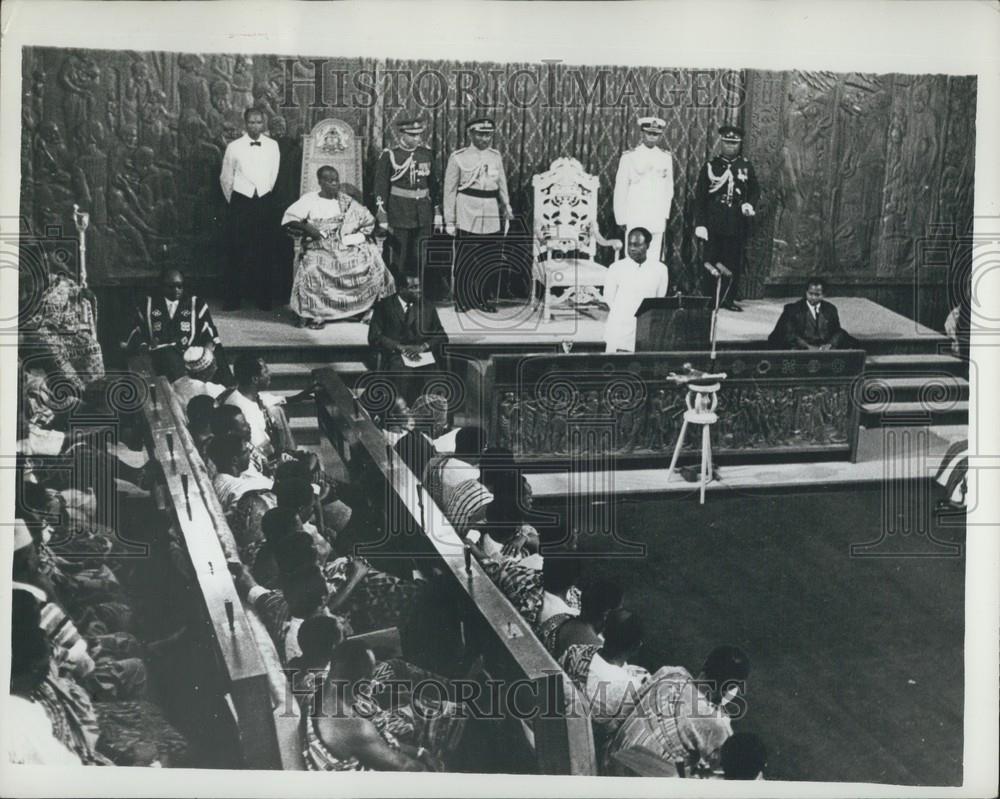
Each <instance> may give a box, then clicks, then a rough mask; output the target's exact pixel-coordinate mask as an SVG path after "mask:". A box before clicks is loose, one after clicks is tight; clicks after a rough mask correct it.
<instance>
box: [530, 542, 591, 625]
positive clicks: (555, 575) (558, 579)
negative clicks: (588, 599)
mask: <svg viewBox="0 0 1000 799" xmlns="http://www.w3.org/2000/svg"><path fill="white" fill-rule="evenodd" d="M580 573H581V567H580V559H579V558H577V557H574V556H573V555H570V554H563V555H550V556H547V557H545V559H544V562H543V563H542V604H541V606H540V607H539V609H538V619H537V620H536V621H535V624H536V625H539V624H544V623H545V622H547V621H548V620H549V619H550V618H552V617H553V616H555V615H557V614H567V615H570V616H578V615H580V591H579V589H578V588H577V587H576V583H577V581H578V580H579V579H580Z"/></svg>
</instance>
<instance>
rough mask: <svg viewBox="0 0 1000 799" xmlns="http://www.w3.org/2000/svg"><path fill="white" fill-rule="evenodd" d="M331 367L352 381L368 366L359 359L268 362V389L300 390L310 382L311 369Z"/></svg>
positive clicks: (275, 390)
mask: <svg viewBox="0 0 1000 799" xmlns="http://www.w3.org/2000/svg"><path fill="white" fill-rule="evenodd" d="M331 366H332V367H333V368H334V369H336V370H337V373H338V374H340V375H343V377H344V379H345V381H353V379H354V378H356V377H357V376H358V375H360V374H363V373H364V372H367V371H368V367H367V366H366V365H365V364H364V363H362V362H361V361H339V362H337V361H335V362H332V363H331V362H322V361H302V362H300V363H296V362H286V361H281V362H278V363H273V364H268V369H270V371H271V388H270V389H269V390H271V391H274V392H277V391H280V390H285V389H296V390H299V391H301V390H302V389H304V388H306V386H308V385H309V382H310V376H311V374H312V371H313V369H325V368H326V367H331Z"/></svg>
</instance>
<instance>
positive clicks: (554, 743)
mask: <svg viewBox="0 0 1000 799" xmlns="http://www.w3.org/2000/svg"><path fill="white" fill-rule="evenodd" d="M313 375H314V378H315V379H316V382H317V383H318V385H319V387H320V389H321V390H320V391H318V392H317V397H316V404H317V414H318V417H319V423H320V429H321V430H322V431H323V432H324V433H325V434H326V435H327V437H328V438H329V439H330V442H331V444H332V445H333V446H334V447H335V448H336V449H337V451H338V452H339V453H340V454H341V457H342V458H343V459H344V462H345V464H346V465H347V467H348V469H349V471H350V472H351V474H352V478H354V479H360V480H362V481H363V482H364V485H363V486H361V488H362V489H363V490H364V492H365V493H366V494H367V495H368V496H369V497H372V498H375V499H376V500H378V501H384V502H385V503H386V505H387V506H388V505H390V504H392V505H394V506H395V508H396V509H401V511H402V513H403V514H405V515H407V516H408V517H409V518H406V519H402V518H396V519H395V520H394V523H395V524H397V526H398V529H403V526H404V525H403V522H405V526H406V527H407V528H412V527H413V526H416V528H417V529H418V530H420V531H421V532H422V533H423V536H422V539H421V540H422V541H424V542H426V544H425V546H426V548H427V551H428V556H429V557H432V558H433V559H434V561H435V562H436V563H438V564H440V565H443V566H444V567H445V568H446V569H447V573H449V574H450V576H451V579H452V580H453V581H454V583H455V585H457V586H458V587H460V589H461V591H462V592H464V594H465V598H466V600H467V602H466V606H465V607H464V608H463V611H464V616H465V618H466V620H468V621H471V623H473V624H474V625H475V626H476V627H477V633H478V635H477V639H479V640H480V641H483V642H485V644H486V648H487V649H488V650H489V651H488V653H487V654H488V659H487V661H486V665H487V669H488V670H490V671H494V672H496V673H498V674H502V675H503V676H504V678H505V679H509V680H512V681H515V682H516V683H517V684H522V685H523V684H525V683H530V684H531V686H532V690H531V693H532V695H533V697H534V704H535V708H536V710H537V712H535V713H533V714H532V717H533V721H532V723H531V724H530V726H529V725H526V726H525V730H530V731H529V732H528V738H529V740H530V739H532V738H533V742H531V745H532V746H533V748H534V751H535V757H536V764H535V765H536V770H537V772H538V773H540V774H574V775H593V774H596V773H597V770H596V758H595V752H594V738H593V730H592V728H591V722H590V719H589V718H587V717H586V716H585V715H583V714H580V713H569V712H567V709H568V707H570V706H571V705H572V706H576V707H581V706H582V703H580V702H576V701H573V700H574V699H577V697H575V693H576V688H575V687H574V686H573V684H572V683H571V682H570V681H569V679H568V678H567V677H566V675H565V673H564V672H563V671H562V670H561V669H560V668H559V666H558V664H557V663H556V662H555V660H553V658H552V656H551V655H550V654H549V653H548V651H547V650H546V649H545V647H544V646H542V644H541V642H540V641H539V640H538V638H537V637H536V636H535V634H534V632H533V631H532V630H531V628H530V627H529V626H528V624H527V623H526V622H525V621H524V619H523V618H522V617H521V615H520V614H519V613H518V611H517V610H516V609H515V608H514V606H513V605H511V603H510V601H509V600H508V599H507V597H506V596H504V594H503V593H502V592H501V591H500V590H499V589H498V588H497V587H496V586H495V585H494V584H493V582H492V581H491V580H490V578H489V577H488V576H487V574H486V572H485V571H483V569H482V568H481V567H480V565H479V564H478V563H477V562H476V560H475V559H474V558H473V559H471V560H470V561H468V562H467V561H466V557H465V547H464V545H463V543H462V541H461V539H460V538H459V536H458V534H457V533H456V532H455V530H454V529H453V528H452V526H451V523H450V522H449V521H448V519H447V518H446V517H445V515H444V513H443V512H442V511H441V509H440V508H439V507H438V506H437V504H436V503H435V502H434V501H433V500H432V499H431V497H430V495H429V494H428V493H427V492H426V491H425V490H424V489H423V487H422V486H421V485H420V484H419V481H418V480H417V478H416V476H414V475H413V473H412V472H411V471H410V470H409V469H408V468H407V466H406V465H405V464H404V463H403V461H402V460H401V459H400V458H399V457H398V455H397V454H396V453H395V452H394V451H393V450H392V449H391V448H389V447H388V446H387V445H386V439H385V437H384V435H383V434H382V432H381V431H380V430H379V429H378V428H377V427H376V426H375V425H374V424H373V423H372V421H371V419H369V418H368V416H367V414H366V413H365V411H364V409H363V408H362V407H360V404H359V403H357V402H355V400H354V396H353V395H352V394H351V392H350V391H349V389H348V388H347V386H346V385H345V384H344V383H343V381H342V380H341V379H340V378H339V377H338V375H337V373H336V372H335V371H334V370H333V369H330V368H327V369H317V370H316V371H315V372H314V373H313ZM421 505H422V507H421ZM386 512H388V507H386ZM391 526H392V525H389V524H387V525H386V527H391ZM393 532H394V531H393V530H391V529H390V530H387V531H386V533H387V534H388V535H392V534H393ZM396 532H398V530H397V531H396ZM410 547H412V544H407V546H406V547H405V548H407V549H409V548H410Z"/></svg>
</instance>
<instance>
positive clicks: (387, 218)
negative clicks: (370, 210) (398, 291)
mask: <svg viewBox="0 0 1000 799" xmlns="http://www.w3.org/2000/svg"><path fill="white" fill-rule="evenodd" d="M397 129H398V131H399V146H398V147H387V148H386V149H385V150H383V151H382V155H381V156H380V157H379V159H378V164H377V165H376V167H375V205H376V209H375V216H376V218H377V219H378V222H379V224H380V225H383V226H387V227H388V229H389V232H390V233H391V234H392V236H393V238H394V239H395V247H394V249H395V256H394V258H393V259H392V261H393V271H394V272H395V276H396V279H397V280H399V279H400V278H401V277H402V276H404V275H419V273H420V270H421V267H422V266H423V264H422V263H421V262H420V258H421V253H422V252H423V245H424V242H425V241H426V240H427V239H429V237H430V235H431V232H432V228H433V225H434V202H435V200H436V198H437V191H438V182H437V176H436V175H435V174H434V162H433V156H432V154H431V151H430V150H429V149H428V148H427V147H425V146H423V144H422V143H421V136H422V135H423V132H424V124H423V122H421V121H420V120H418V119H408V120H405V121H403V122H400V123H399V124H398V126H397ZM438 215H440V209H439V210H438Z"/></svg>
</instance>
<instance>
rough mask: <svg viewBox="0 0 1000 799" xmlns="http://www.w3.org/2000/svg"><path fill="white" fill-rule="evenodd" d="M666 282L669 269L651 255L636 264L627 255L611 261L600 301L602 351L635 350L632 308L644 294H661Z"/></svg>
mask: <svg viewBox="0 0 1000 799" xmlns="http://www.w3.org/2000/svg"><path fill="white" fill-rule="evenodd" d="M669 285H670V270H668V269H667V267H666V265H665V264H663V263H660V262H659V261H654V260H653V259H652V258H646V260H645V261H644V262H643V263H642V265H641V266H640V265H639V264H637V263H636V262H635V261H633V260H632V259H631V258H622V260H620V261H615V263H613V264H611V266H610V267H609V268H608V276H607V279H606V280H605V281H604V301H605V302H606V303H607V304H608V306H609V308H610V310H609V311H608V321H607V324H606V325H605V328H604V340H605V341H606V342H607V348H606V349H605V352H615V351H616V350H626V351H627V352H635V327H636V321H635V312H636V311H638V310H639V306H640V305H642V301H643V300H644V299H646V298H647V297H665V296H666V294H667V288H668V286H669Z"/></svg>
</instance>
